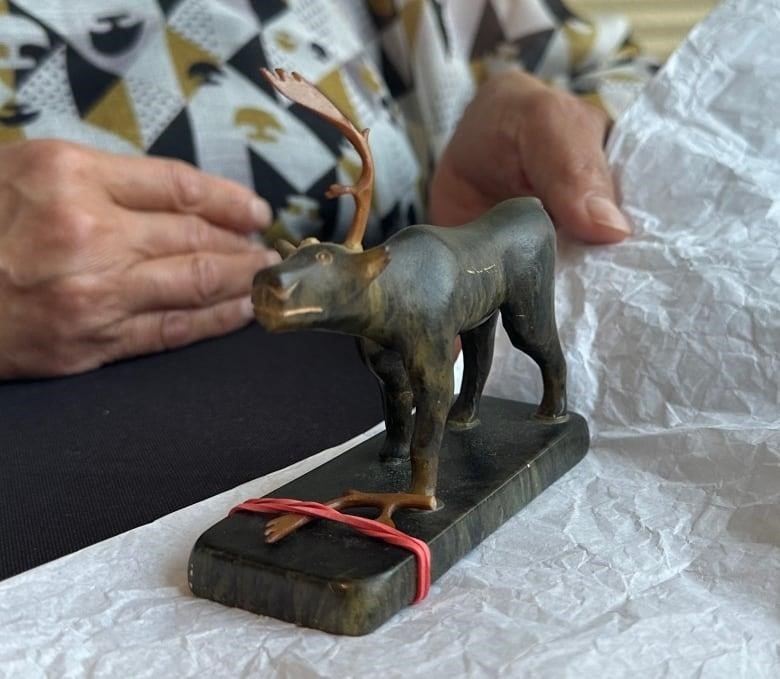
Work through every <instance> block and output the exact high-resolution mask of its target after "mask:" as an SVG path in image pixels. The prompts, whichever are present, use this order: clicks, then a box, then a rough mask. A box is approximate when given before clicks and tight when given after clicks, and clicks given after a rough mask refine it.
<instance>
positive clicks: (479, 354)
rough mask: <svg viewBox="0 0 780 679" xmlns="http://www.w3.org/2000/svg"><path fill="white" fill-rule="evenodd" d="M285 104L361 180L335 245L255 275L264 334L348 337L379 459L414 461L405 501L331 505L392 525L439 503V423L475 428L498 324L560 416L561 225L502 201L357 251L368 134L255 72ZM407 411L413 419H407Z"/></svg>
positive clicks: (269, 532)
mask: <svg viewBox="0 0 780 679" xmlns="http://www.w3.org/2000/svg"><path fill="white" fill-rule="evenodd" d="M263 73H264V76H265V77H266V79H267V80H268V81H269V82H270V83H271V84H272V85H273V86H274V87H275V88H276V89H277V90H278V91H279V92H281V93H282V94H284V95H285V96H287V97H288V98H289V99H291V100H293V101H295V102H297V103H299V104H302V105H304V106H306V107H308V108H310V109H311V110H313V111H314V112H316V113H317V114H319V115H320V116H322V117H323V118H325V119H326V120H328V121H329V122H331V123H333V124H334V125H336V126H337V127H338V128H339V130H341V132H342V133H343V134H344V135H345V136H346V137H347V139H348V140H349V141H350V142H351V143H352V144H353V145H354V147H355V148H356V150H357V151H358V153H359V155H360V157H361V160H362V162H363V171H362V174H361V177H360V179H359V180H358V182H357V184H356V185H355V186H342V185H338V184H334V185H333V186H331V187H330V189H329V190H328V194H327V195H328V196H329V197H333V196H338V195H343V194H351V195H352V196H353V197H354V199H355V203H356V209H355V215H354V219H353V222H352V225H351V228H350V231H349V233H348V235H347V238H346V241H345V243H344V244H343V245H337V244H334V243H320V242H318V241H316V240H315V239H305V240H304V241H302V242H301V244H300V245H299V246H298V247H295V246H293V245H292V244H290V243H288V242H286V241H279V242H277V249H278V250H279V252H280V254H281V255H282V257H283V261H282V262H281V263H279V264H277V265H276V266H273V267H270V268H268V269H265V270H263V271H260V272H259V273H258V274H257V275H256V276H255V278H254V283H253V290H252V302H253V304H254V309H255V316H256V317H257V320H258V321H259V322H260V323H261V324H262V325H263V326H264V327H265V328H267V329H268V330H271V331H285V330H299V329H319V330H332V331H336V332H341V333H348V334H351V335H356V336H357V337H358V338H359V340H358V344H359V347H360V352H361V355H362V357H363V359H364V361H365V362H366V363H367V365H368V366H369V367H370V369H371V370H372V371H373V373H374V374H375V375H376V377H377V378H378V379H379V382H380V386H381V388H382V393H383V398H384V413H385V423H386V430H387V433H386V438H385V442H384V444H383V448H382V452H381V456H382V458H383V459H385V460H392V459H405V458H406V457H411V467H412V470H411V471H412V475H411V488H410V489H409V492H408V493H372V494H366V493H360V492H358V491H349V492H348V493H347V494H345V495H344V496H343V497H341V498H337V499H336V500H332V501H331V502H329V503H328V504H329V505H331V506H332V507H335V508H337V509H343V508H346V507H354V506H369V505H376V506H378V507H380V509H381V514H380V516H379V520H380V521H383V522H385V523H388V524H390V525H392V520H391V518H390V517H391V515H392V513H393V511H394V510H395V509H397V508H399V507H415V508H418V509H434V508H435V506H436V499H435V496H436V479H437V467H438V459H439V448H440V446H441V441H442V436H443V434H444V429H445V426H449V427H451V428H455V429H468V428H470V427H473V426H475V425H476V424H478V422H479V419H478V417H479V400H480V397H481V394H482V389H483V387H484V386H485V381H486V379H487V376H488V372H489V371H490V365H491V362H492V358H493V335H494V330H495V327H496V322H497V320H498V316H499V315H500V316H501V320H502V322H503V324H504V327H505V328H506V331H507V333H508V335H509V338H510V340H511V342H512V344H513V345H514V346H515V347H516V348H517V349H519V350H521V351H523V352H525V353H526V354H528V355H529V356H530V357H531V358H532V359H533V360H534V361H535V362H536V363H537V364H538V366H539V368H540V370H541V372H542V378H543V384H544V395H543V397H542V401H541V404H540V405H539V408H538V411H537V415H536V416H537V417H538V418H540V419H542V420H546V421H550V422H559V421H561V420H562V419H564V418H565V417H566V363H565V360H564V357H563V353H562V352H561V347H560V343H559V341H558V332H557V328H556V324H555V311H554V294H553V293H554V291H553V286H554V276H553V269H554V264H555V231H554V228H553V225H552V223H551V222H550V219H549V217H548V216H547V214H546V213H545V211H544V209H543V208H542V205H541V202H540V201H539V200H537V199H535V198H516V199H512V200H507V201H505V202H503V203H500V204H499V205H496V206H495V207H494V208H493V209H491V210H489V211H488V212H486V213H485V214H483V215H482V216H481V217H480V218H479V219H477V220H475V221H473V222H470V223H468V224H464V225H463V226H460V227H451V228H445V227H438V226H430V225H416V226H409V227H407V228H405V229H403V230H402V231H400V232H399V233H398V234H396V235H394V236H392V237H390V238H389V239H388V240H387V241H386V242H385V243H384V244H383V245H380V246H378V247H375V248H372V249H370V250H367V251H363V249H362V246H361V241H362V238H363V234H364V232H365V225H366V220H367V217H368V211H369V207H370V204H371V191H372V182H373V165H372V161H371V155H370V151H369V148H368V142H367V138H368V130H364V131H363V132H359V131H358V130H357V129H356V128H355V127H354V126H353V125H352V123H351V122H350V121H349V120H348V119H347V118H346V117H345V116H344V115H343V114H342V113H341V112H340V111H339V110H338V109H337V108H336V107H335V106H334V105H333V104H332V103H331V102H330V101H329V100H328V99H327V98H326V97H325V96H324V95H323V94H321V93H320V92H319V91H318V90H317V89H316V87H315V86H314V85H312V84H311V83H309V82H307V81H306V80H305V79H304V78H302V77H301V76H299V75H298V74H297V73H292V74H291V75H290V74H287V73H286V72H285V71H283V70H281V69H278V70H277V71H276V72H275V73H272V72H270V71H268V70H265V69H264V70H263ZM458 335H459V336H460V339H461V343H462V348H463V359H464V373H463V382H462V385H461V390H460V395H459V396H458V398H457V400H456V401H455V403H454V404H453V403H452V394H453V370H452V356H453V353H454V342H455V338H456V336H458ZM413 408H415V409H416V412H415V413H414V414H413V412H412V410H413ZM309 520H310V519H308V518H305V517H302V516H295V515H284V516H280V517H277V518H275V519H273V520H271V521H269V523H268V524H267V528H266V540H267V541H268V542H274V541H276V540H278V539H280V538H282V537H284V535H287V534H288V533H290V532H292V531H293V530H295V529H296V528H297V527H298V526H300V525H303V524H304V523H306V522H308V521H309Z"/></svg>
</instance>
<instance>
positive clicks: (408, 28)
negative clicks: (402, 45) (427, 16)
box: [401, 0, 425, 50]
mask: <svg viewBox="0 0 780 679" xmlns="http://www.w3.org/2000/svg"><path fill="white" fill-rule="evenodd" d="M424 12H425V0H411V2H407V3H406V4H405V5H404V6H403V9H401V23H402V24H403V27H404V32H405V33H406V39H407V41H408V42H409V48H410V49H411V50H415V49H416V48H417V34H418V33H419V32H420V22H421V21H422V17H423V13H424Z"/></svg>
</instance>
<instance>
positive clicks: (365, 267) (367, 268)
mask: <svg viewBox="0 0 780 679" xmlns="http://www.w3.org/2000/svg"><path fill="white" fill-rule="evenodd" d="M357 257H359V258H360V267H361V273H362V274H363V278H364V279H365V281H366V283H370V282H371V281H373V280H374V279H375V278H376V277H377V276H378V275H379V274H380V273H382V272H383V271H384V270H385V267H386V266H387V265H388V264H389V263H390V248H388V247H387V246H386V245H380V246H378V247H375V248H371V249H370V250H366V251H365V252H363V253H362V254H359V255H357Z"/></svg>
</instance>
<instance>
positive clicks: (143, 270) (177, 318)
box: [0, 141, 278, 379]
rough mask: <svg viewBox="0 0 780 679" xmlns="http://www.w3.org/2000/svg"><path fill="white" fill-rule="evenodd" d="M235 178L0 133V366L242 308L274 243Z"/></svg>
mask: <svg viewBox="0 0 780 679" xmlns="http://www.w3.org/2000/svg"><path fill="white" fill-rule="evenodd" d="M270 219H271V213H270V209H269V207H268V204H267V203H266V202H265V201H263V200H261V199H259V198H257V197H256V196H255V194H254V193H253V192H252V191H250V190H249V189H247V188H244V187H242V186H239V185H237V184H235V183H233V182H230V181H228V180H225V179H219V178H216V177H211V176H208V175H206V174H203V173H202V172H200V171H198V170H196V169H195V168H193V167H190V166H188V165H186V164H185V163H181V162H178V161H172V160H167V159H161V158H136V157H125V156H117V155H111V154H107V153H102V152H98V151H94V150H91V149H88V148H85V147H82V146H77V145H75V144H70V143H66V142H61V141H25V142H20V143H16V144H10V145H6V146H0V379H9V378H16V377H45V376H54V375H65V374H71V373H78V372H82V371H85V370H90V369H92V368H96V367H98V366H100V365H102V364H104V363H108V362H110V361H114V360H117V359H120V358H124V357H129V356H134V355H138V354H144V353H149V352H154V351H161V350H163V349H170V348H173V347H179V346H182V345H185V344H188V343H190V342H194V341H196V340H200V339H203V338H206V337H211V336H215V335H220V334H223V333H226V332H229V331H231V330H234V329H236V328H239V327H240V326H242V325H244V324H246V323H247V322H248V321H249V320H250V319H251V318H252V317H253V313H252V307H251V303H250V299H249V292H250V288H251V283H252V277H253V275H254V273H255V272H256V271H257V269H259V268H262V267H264V266H267V265H269V264H271V263H274V262H276V261H278V255H277V254H276V253H275V252H273V251H270V250H268V249H266V248H265V247H263V246H261V245H259V244H253V243H251V242H250V241H249V239H248V238H247V235H248V234H249V233H250V232H251V231H254V230H257V229H259V228H263V227H265V226H268V223H269V221H270Z"/></svg>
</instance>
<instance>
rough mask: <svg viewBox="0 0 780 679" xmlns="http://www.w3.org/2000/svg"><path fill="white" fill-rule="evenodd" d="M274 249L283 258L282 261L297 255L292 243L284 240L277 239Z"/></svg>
mask: <svg viewBox="0 0 780 679" xmlns="http://www.w3.org/2000/svg"><path fill="white" fill-rule="evenodd" d="M274 248H275V249H276V251H277V252H278V253H279V254H280V255H281V256H282V259H287V258H288V257H289V256H290V255H292V254H295V251H296V250H297V249H298V248H296V247H295V246H294V245H293V244H292V243H291V242H290V241H288V240H284V238H277V239H276V240H275V241H274Z"/></svg>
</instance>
